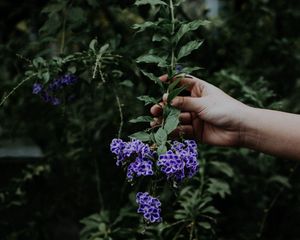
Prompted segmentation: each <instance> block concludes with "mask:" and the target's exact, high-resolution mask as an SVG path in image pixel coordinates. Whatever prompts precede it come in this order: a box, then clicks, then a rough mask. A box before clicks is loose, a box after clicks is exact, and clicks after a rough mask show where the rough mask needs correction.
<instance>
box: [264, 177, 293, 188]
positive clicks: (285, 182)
mask: <svg viewBox="0 0 300 240" xmlns="http://www.w3.org/2000/svg"><path fill="white" fill-rule="evenodd" d="M268 182H274V183H279V184H280V185H282V186H284V187H286V188H291V187H292V186H291V184H290V182H289V179H288V178H287V177H285V176H280V175H275V176H273V177H271V178H269V179H268Z"/></svg>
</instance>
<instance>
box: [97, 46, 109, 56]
mask: <svg viewBox="0 0 300 240" xmlns="http://www.w3.org/2000/svg"><path fill="white" fill-rule="evenodd" d="M108 48H109V44H108V43H106V44H104V45H103V46H102V47H101V48H100V49H99V54H101V55H103V54H104V53H105V52H106V51H107V49H108Z"/></svg>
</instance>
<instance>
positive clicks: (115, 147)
mask: <svg viewBox="0 0 300 240" xmlns="http://www.w3.org/2000/svg"><path fill="white" fill-rule="evenodd" d="M125 146H126V143H125V142H123V140H122V139H117V138H115V139H113V140H112V142H111V144H110V151H111V152H112V153H114V154H115V155H116V156H117V163H116V164H117V166H120V165H121V164H122V162H123V160H124V159H125V156H124V153H123V150H124V148H125Z"/></svg>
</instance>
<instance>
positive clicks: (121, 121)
mask: <svg viewBox="0 0 300 240" xmlns="http://www.w3.org/2000/svg"><path fill="white" fill-rule="evenodd" d="M114 94H115V97H116V101H117V104H118V109H119V113H120V126H119V131H118V138H120V137H121V134H122V128H123V121H124V117H123V112H122V105H121V101H120V98H119V96H118V94H117V92H116V90H115V89H114Z"/></svg>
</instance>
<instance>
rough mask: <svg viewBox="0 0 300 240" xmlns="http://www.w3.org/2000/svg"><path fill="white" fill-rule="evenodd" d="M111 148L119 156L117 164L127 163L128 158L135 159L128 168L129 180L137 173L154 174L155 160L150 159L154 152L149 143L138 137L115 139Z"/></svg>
mask: <svg viewBox="0 0 300 240" xmlns="http://www.w3.org/2000/svg"><path fill="white" fill-rule="evenodd" d="M110 150H111V152H112V153H114V154H115V155H116V157H117V163H116V164H117V166H120V165H125V164H126V163H127V160H132V159H134V161H133V162H131V163H130V164H129V165H128V168H127V178H128V180H132V179H133V177H134V176H135V175H136V176H151V175H153V174H154V172H153V170H152V165H153V162H152V161H151V160H150V159H151V158H152V157H153V156H154V153H153V151H152V150H151V149H150V147H149V145H148V144H145V143H143V142H142V141H140V140H137V139H132V140H131V141H130V142H124V141H123V140H121V139H113V140H112V142H111V144H110Z"/></svg>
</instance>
